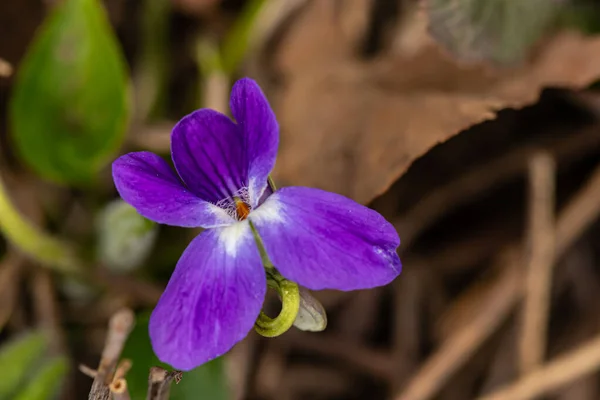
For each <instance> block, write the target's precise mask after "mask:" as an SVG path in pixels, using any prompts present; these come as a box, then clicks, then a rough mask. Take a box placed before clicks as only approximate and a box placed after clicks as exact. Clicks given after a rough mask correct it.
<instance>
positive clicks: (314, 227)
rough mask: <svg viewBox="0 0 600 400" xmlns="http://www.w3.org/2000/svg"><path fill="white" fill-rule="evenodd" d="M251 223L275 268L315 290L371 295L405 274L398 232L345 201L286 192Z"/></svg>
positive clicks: (320, 193)
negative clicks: (357, 291) (362, 291)
mask: <svg viewBox="0 0 600 400" xmlns="http://www.w3.org/2000/svg"><path fill="white" fill-rule="evenodd" d="M249 218H250V220H251V221H252V222H253V223H254V224H255V226H256V229H257V230H258V233H259V236H260V237H261V238H262V240H263V242H264V246H265V250H266V251H267V255H268V256H269V258H270V259H271V261H272V262H273V264H274V265H275V267H276V268H277V269H278V270H279V271H280V272H281V274H282V275H283V276H285V277H286V278H288V279H290V280H292V281H294V282H297V283H298V284H300V285H302V286H306V287H307V288H309V289H313V290H320V289H338V290H355V289H367V288H371V287H375V286H381V285H385V284H387V283H389V282H391V281H392V280H393V279H394V278H395V277H396V276H398V274H399V273H400V270H401V264H400V259H399V257H398V254H397V253H396V248H397V247H398V246H399V245H400V238H399V237H398V234H397V233H396V230H395V229H394V227H393V226H392V225H391V224H390V223H389V222H387V221H386V220H385V218H383V217H382V216H381V215H380V214H379V213H377V212H375V211H373V210H371V209H369V208H367V207H365V206H362V205H360V204H358V203H356V202H354V201H352V200H350V199H348V198H346V197H344V196H341V195H338V194H335V193H330V192H325V191H322V190H318V189H311V188H303V187H286V188H283V189H280V190H278V191H276V192H275V193H274V194H272V195H271V196H270V197H269V198H267V200H266V201H265V202H264V203H263V204H262V205H261V206H260V207H259V208H258V209H257V210H255V211H253V212H252V213H251V214H250V217H249Z"/></svg>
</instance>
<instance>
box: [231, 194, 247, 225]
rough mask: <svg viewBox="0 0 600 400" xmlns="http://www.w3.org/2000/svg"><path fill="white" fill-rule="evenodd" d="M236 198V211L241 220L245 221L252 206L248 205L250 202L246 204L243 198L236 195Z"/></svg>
mask: <svg viewBox="0 0 600 400" xmlns="http://www.w3.org/2000/svg"><path fill="white" fill-rule="evenodd" d="M234 200H235V211H236V212H237V215H238V217H239V219H240V221H243V220H245V219H246V218H247V217H248V214H250V206H248V204H246V203H244V202H243V201H242V200H240V198H239V197H234Z"/></svg>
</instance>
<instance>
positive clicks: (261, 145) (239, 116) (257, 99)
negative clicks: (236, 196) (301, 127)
mask: <svg viewBox="0 0 600 400" xmlns="http://www.w3.org/2000/svg"><path fill="white" fill-rule="evenodd" d="M229 106H230V107H231V112H232V114H233V117H234V118H235V120H236V122H237V123H238V125H239V126H240V128H241V130H242V132H243V134H244V143H245V148H246V154H247V157H248V178H249V182H248V192H249V195H250V200H251V203H252V204H251V206H252V207H256V205H257V204H258V200H259V199H260V196H261V195H262V192H263V191H264V189H265V187H266V186H267V177H268V176H269V174H270V173H271V170H272V169H273V167H274V166H275V158H276V157H277V147H278V146H279V125H278V124H277V119H276V118H275V113H273V110H272V109H271V106H270V105H269V102H268V100H267V98H266V97H265V95H264V94H263V92H262V90H261V89H260V87H259V86H258V84H257V83H256V82H254V81H253V80H252V79H249V78H244V79H240V80H239V81H237V82H236V83H235V85H233V88H232V90H231V98H230V100H229Z"/></svg>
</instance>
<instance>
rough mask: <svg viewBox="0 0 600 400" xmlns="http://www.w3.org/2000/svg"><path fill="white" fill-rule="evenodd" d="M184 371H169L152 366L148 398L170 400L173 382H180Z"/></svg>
mask: <svg viewBox="0 0 600 400" xmlns="http://www.w3.org/2000/svg"><path fill="white" fill-rule="evenodd" d="M182 375H183V373H182V372H181V371H171V372H169V371H167V370H166V369H164V368H160V367H152V368H150V376H149V377H148V394H147V395H146V400H168V398H169V392H170V390H171V382H173V381H175V383H179V381H181V377H182Z"/></svg>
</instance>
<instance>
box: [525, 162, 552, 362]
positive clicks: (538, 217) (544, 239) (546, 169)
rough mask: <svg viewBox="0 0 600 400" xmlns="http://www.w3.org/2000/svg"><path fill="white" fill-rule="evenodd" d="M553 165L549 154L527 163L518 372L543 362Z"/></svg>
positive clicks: (549, 271) (550, 258) (549, 280)
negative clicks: (527, 189)
mask: <svg viewBox="0 0 600 400" xmlns="http://www.w3.org/2000/svg"><path fill="white" fill-rule="evenodd" d="M555 169H556V168H555V164H554V160H553V159H552V157H551V156H550V155H549V154H548V153H537V154H535V155H534V156H533V157H532V159H531V161H530V163H529V183H530V202H529V232H528V236H529V237H528V242H529V243H528V244H529V246H528V255H527V256H526V257H525V258H526V260H527V264H528V265H527V271H526V274H525V275H526V276H525V282H526V283H525V284H526V286H527V288H526V290H525V299H524V305H523V316H522V317H523V321H522V323H523V325H522V328H521V329H522V330H521V337H520V341H519V370H520V372H521V374H527V373H529V372H532V371H533V370H534V369H535V368H536V367H538V366H539V365H540V364H541V363H542V362H543V360H544V353H545V351H546V333H547V326H548V312H549V308H550V306H549V302H550V287H551V283H552V267H553V265H554V242H555V227H554V204H555V200H554V197H555Z"/></svg>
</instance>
